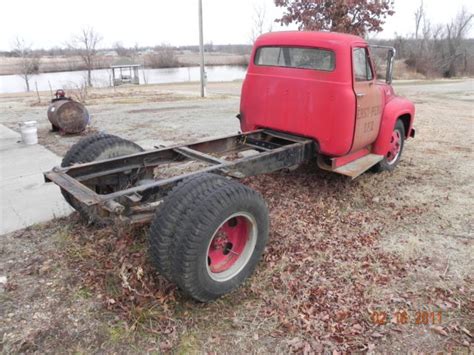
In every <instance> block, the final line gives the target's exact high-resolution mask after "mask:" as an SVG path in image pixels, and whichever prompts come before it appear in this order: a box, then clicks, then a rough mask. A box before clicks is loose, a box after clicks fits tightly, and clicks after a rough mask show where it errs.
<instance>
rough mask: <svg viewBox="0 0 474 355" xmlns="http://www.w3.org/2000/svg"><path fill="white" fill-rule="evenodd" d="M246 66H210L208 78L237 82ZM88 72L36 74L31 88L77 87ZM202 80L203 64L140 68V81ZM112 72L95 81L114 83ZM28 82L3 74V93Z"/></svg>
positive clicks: (97, 84) (97, 73) (104, 72)
mask: <svg viewBox="0 0 474 355" xmlns="http://www.w3.org/2000/svg"><path fill="white" fill-rule="evenodd" d="M246 70H247V69H246V68H245V67H241V66H228V65H222V66H211V67H206V73H207V80H208V81H233V80H240V79H243V78H244V77H245V73H246ZM86 77H87V72H86V71H65V72H57V73H44V74H38V75H34V76H32V77H31V79H30V89H31V90H36V86H35V85H37V86H38V90H40V91H44V90H49V89H50V87H51V89H52V90H53V91H54V90H56V89H59V88H64V89H71V88H77V87H79V86H80V85H81V83H83V82H84V81H85V78H86ZM187 81H199V67H186V68H166V69H143V70H140V84H144V83H145V82H147V83H148V84H164V83H182V82H187ZM111 82H112V74H111V71H110V70H108V69H99V70H93V71H92V84H93V86H95V87H107V86H111ZM24 91H26V89H25V82H24V80H23V79H22V78H21V77H20V76H18V75H1V76H0V93H14V92H24Z"/></svg>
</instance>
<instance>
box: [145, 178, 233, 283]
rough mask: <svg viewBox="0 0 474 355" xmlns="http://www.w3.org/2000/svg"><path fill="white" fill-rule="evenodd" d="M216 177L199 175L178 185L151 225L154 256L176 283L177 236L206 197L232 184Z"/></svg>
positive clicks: (165, 199)
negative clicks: (199, 202)
mask: <svg viewBox="0 0 474 355" xmlns="http://www.w3.org/2000/svg"><path fill="white" fill-rule="evenodd" d="M228 183H229V180H227V179H226V178H224V177H222V176H219V175H216V174H199V175H195V176H193V177H191V178H189V179H186V180H184V181H182V182H180V183H179V184H178V185H176V186H175V187H174V188H173V189H172V190H171V192H170V193H169V194H168V195H166V197H165V198H164V200H163V202H162V203H161V204H160V205H159V207H158V210H157V211H156V214H155V217H154V219H153V221H152V223H151V226H150V257H151V261H152V263H153V264H154V266H155V267H156V269H157V270H158V272H159V273H160V274H162V275H163V276H164V277H166V278H167V279H168V280H170V281H173V277H172V275H171V262H172V249H173V242H174V241H175V239H174V237H175V234H176V231H177V229H178V228H181V227H182V222H183V220H184V219H185V218H186V216H187V214H188V213H189V211H190V210H192V209H193V207H194V206H195V205H196V204H197V202H198V201H199V199H200V198H202V196H206V195H207V194H209V193H211V192H213V191H215V190H216V189H217V188H219V187H221V186H223V185H225V184H228Z"/></svg>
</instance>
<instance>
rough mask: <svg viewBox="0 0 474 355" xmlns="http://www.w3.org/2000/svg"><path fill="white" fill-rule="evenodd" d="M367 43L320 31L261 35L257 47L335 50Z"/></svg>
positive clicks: (347, 36) (356, 38)
mask: <svg viewBox="0 0 474 355" xmlns="http://www.w3.org/2000/svg"><path fill="white" fill-rule="evenodd" d="M356 43H358V44H360V43H364V44H366V43H367V42H366V41H365V40H364V39H363V38H361V37H359V36H354V35H350V34H346V33H338V32H318V31H283V32H270V33H266V34H263V35H261V36H260V37H259V38H258V39H257V41H256V43H255V45H256V46H276V45H280V46H285V45H286V46H289V45H299V46H308V47H323V48H328V49H334V48H335V47H342V46H344V47H350V46H351V45H353V44H356Z"/></svg>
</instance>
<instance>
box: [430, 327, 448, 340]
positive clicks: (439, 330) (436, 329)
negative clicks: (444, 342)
mask: <svg viewBox="0 0 474 355" xmlns="http://www.w3.org/2000/svg"><path fill="white" fill-rule="evenodd" d="M430 329H431V330H433V331H434V332H435V333H437V334H439V335H443V336H445V337H447V336H448V333H447V332H446V330H444V328H443V327H442V326H440V325H433V326H431V328H430Z"/></svg>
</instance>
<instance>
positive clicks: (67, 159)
mask: <svg viewBox="0 0 474 355" xmlns="http://www.w3.org/2000/svg"><path fill="white" fill-rule="evenodd" d="M112 137H115V138H118V137H117V136H114V135H112V134H107V133H97V134H93V135H91V136H89V137H85V138H82V139H81V140H79V142H77V143H76V144H74V145H73V146H72V147H71V148H69V150H68V151H67V153H66V155H65V156H64V157H63V160H62V162H61V167H63V168H66V167H69V166H71V165H74V164H79V163H80V162H81V155H80V154H81V153H82V152H83V151H84V149H86V148H87V147H88V146H89V145H91V144H93V143H95V142H97V141H99V140H102V139H105V138H112ZM61 194H62V195H63V197H64V199H65V200H66V201H67V203H69V204H70V205H71V206H72V207H74V206H73V203H74V202H73V200H72V198H71V195H70V194H69V193H67V192H66V191H64V190H63V189H61ZM74 208H76V207H74Z"/></svg>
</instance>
